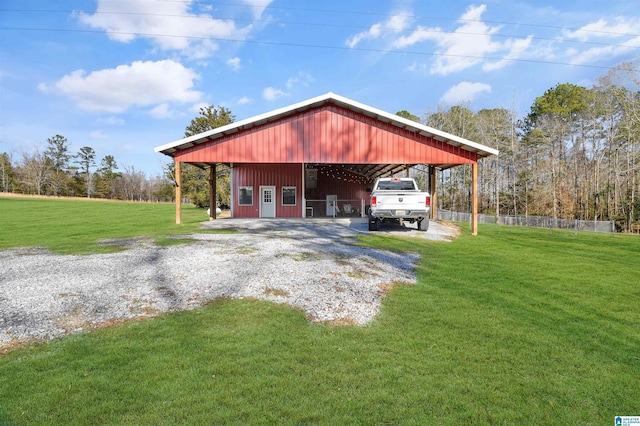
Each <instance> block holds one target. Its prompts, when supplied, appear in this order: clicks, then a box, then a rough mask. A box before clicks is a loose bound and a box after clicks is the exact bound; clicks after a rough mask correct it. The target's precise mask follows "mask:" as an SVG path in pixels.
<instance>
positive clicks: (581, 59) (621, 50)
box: [567, 37, 640, 65]
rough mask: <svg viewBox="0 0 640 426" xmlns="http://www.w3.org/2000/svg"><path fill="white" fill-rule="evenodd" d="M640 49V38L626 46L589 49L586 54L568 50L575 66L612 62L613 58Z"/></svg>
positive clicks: (626, 43)
mask: <svg viewBox="0 0 640 426" xmlns="http://www.w3.org/2000/svg"><path fill="white" fill-rule="evenodd" d="M638 48H640V37H635V38H633V39H631V40H630V41H627V42H625V43H624V45H615V46H614V45H610V46H603V47H593V48H591V49H587V50H585V51H584V52H580V51H578V50H576V49H569V50H567V54H568V56H569V57H570V58H571V63H572V64H574V65H580V64H592V63H594V62H597V61H599V60H601V59H606V60H608V61H611V58H615V57H616V56H621V55H624V54H626V53H629V52H635V51H637V50H638Z"/></svg>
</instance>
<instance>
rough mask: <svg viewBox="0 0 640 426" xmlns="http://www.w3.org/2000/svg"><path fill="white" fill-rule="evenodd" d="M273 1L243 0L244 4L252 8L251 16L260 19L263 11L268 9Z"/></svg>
mask: <svg viewBox="0 0 640 426" xmlns="http://www.w3.org/2000/svg"><path fill="white" fill-rule="evenodd" d="M272 1H273V0H244V3H245V4H247V5H249V6H251V7H252V8H253V16H254V17H256V18H261V17H262V14H263V13H264V11H265V9H266V8H267V7H269V4H271V2H272Z"/></svg>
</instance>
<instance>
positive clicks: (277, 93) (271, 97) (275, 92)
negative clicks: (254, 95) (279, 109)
mask: <svg viewBox="0 0 640 426" xmlns="http://www.w3.org/2000/svg"><path fill="white" fill-rule="evenodd" d="M283 96H289V94H288V93H286V92H283V91H282V90H280V89H276V88H275V87H271V86H269V87H267V88H266V89H264V90H263V91H262V97H263V98H265V99H266V100H268V101H275V100H276V99H278V98H281V97H283Z"/></svg>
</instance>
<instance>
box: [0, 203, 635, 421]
mask: <svg viewBox="0 0 640 426" xmlns="http://www.w3.org/2000/svg"><path fill="white" fill-rule="evenodd" d="M1 203H2V200H0V207H3V204H1ZM85 205H88V204H85ZM121 206H124V207H121V208H122V209H123V210H128V209H129V206H131V208H140V207H139V206H138V205H129V204H122V205H121ZM148 208H149V209H153V208H157V209H158V213H154V214H150V215H149V216H154V217H158V218H159V217H162V220H164V221H165V222H167V224H166V225H164V226H165V228H164V229H165V230H166V231H165V233H173V232H174V231H175V230H176V227H175V225H171V224H170V221H171V220H172V216H171V209H168V208H167V207H164V206H155V205H154V206H149V207H148ZM78 209H82V207H78ZM159 211H166V212H165V213H159ZM3 212H4V210H3ZM155 215H157V216H155ZM149 216H143V215H140V216H136V217H137V218H138V219H135V220H140V219H141V218H143V217H149ZM165 216H167V217H165ZM165 219H166V220H165ZM129 220H133V219H129ZM129 226H130V227H131V228H132V229H135V228H136V226H135V224H130V225H129ZM140 226H141V225H140ZM149 226H151V225H149ZM189 226H192V225H185V227H189ZM463 226H466V225H463ZM179 228H180V227H178V229H179ZM152 229H153V231H150V232H149V233H150V234H152V233H153V235H155V236H161V235H162V233H163V232H162V229H163V228H162V226H161V225H154V226H152ZM87 238H88V237H87ZM33 241H37V239H35V238H34V240H33ZM362 243H363V244H367V245H371V246H374V247H386V248H390V249H393V250H400V251H404V250H411V251H418V252H419V253H420V255H421V257H420V259H421V260H420V262H419V265H418V268H417V273H418V283H417V285H415V286H412V287H396V288H395V289H394V290H393V291H392V292H391V294H390V295H389V296H388V297H387V299H386V300H385V302H384V306H383V310H382V312H381V314H380V316H379V318H378V319H377V320H376V321H374V322H373V323H372V324H370V325H368V326H365V327H340V326H330V325H322V324H311V323H309V322H308V321H307V320H306V319H305V318H304V316H303V314H302V313H300V312H298V311H296V310H294V309H291V308H287V307H286V306H277V305H274V304H270V303H266V302H258V301H252V300H246V301H226V300H225V301H217V302H214V303H211V304H210V305H208V306H206V307H205V308H202V309H199V310H196V311H190V312H181V313H175V314H170V315H165V316H163V317H160V318H156V319H153V320H147V321H142V322H133V323H129V324H124V325H118V326H114V327H111V328H108V329H103V330H99V331H95V332H91V333H86V334H79V335H73V336H71V337H67V338H63V339H59V340H56V341H53V342H49V343H47V344H40V345H34V346H32V347H28V348H21V349H16V350H14V351H12V352H10V353H8V354H5V355H2V356H0V378H1V380H0V424H2V423H3V422H4V423H7V424H32V423H35V424H114V425H116V424H117V425H122V424H132V425H133V424H136V425H138V424H207V425H209V424H223V423H235V424H247V423H250V424H260V423H262V424H269V423H278V424H302V423H321V424H420V425H432V424H505V425H513V424H541V425H549V424H558V425H566V424H584V425H613V424H614V416H616V415H639V414H640V385H639V382H640V286H639V276H640V266H639V261H638V260H639V259H640V238H638V237H633V236H623V235H615V236H614V235H602V234H589V233H580V234H578V235H577V236H574V235H573V233H572V232H562V231H554V232H553V235H550V234H549V231H548V230H536V229H527V228H509V227H504V226H497V225H484V226H483V225H481V226H480V229H479V235H478V236H477V237H472V236H470V235H469V230H468V229H467V228H466V227H465V229H464V231H463V234H462V236H461V237H460V238H459V239H458V240H456V241H454V242H452V243H441V242H432V241H425V240H422V239H398V238H388V237H383V236H376V237H367V238H364V239H363V240H362ZM41 245H47V244H41ZM0 280H1V275H0ZM0 296H1V281H0Z"/></svg>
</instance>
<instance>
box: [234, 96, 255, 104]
mask: <svg viewBox="0 0 640 426" xmlns="http://www.w3.org/2000/svg"><path fill="white" fill-rule="evenodd" d="M251 102H253V99H251V98H250V97H248V96H243V97H241V98H240V99H238V103H239V104H240V105H246V104H250V103H251Z"/></svg>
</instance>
